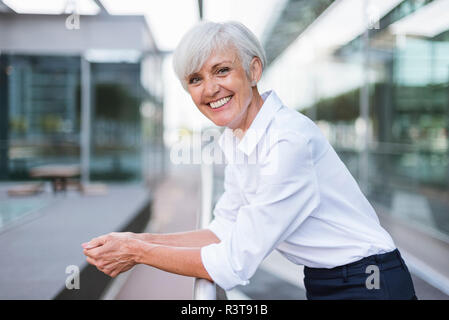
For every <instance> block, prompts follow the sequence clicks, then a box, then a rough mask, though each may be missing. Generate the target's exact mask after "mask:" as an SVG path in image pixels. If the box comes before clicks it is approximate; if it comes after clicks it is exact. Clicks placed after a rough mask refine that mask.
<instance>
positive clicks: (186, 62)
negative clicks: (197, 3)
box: [173, 21, 266, 90]
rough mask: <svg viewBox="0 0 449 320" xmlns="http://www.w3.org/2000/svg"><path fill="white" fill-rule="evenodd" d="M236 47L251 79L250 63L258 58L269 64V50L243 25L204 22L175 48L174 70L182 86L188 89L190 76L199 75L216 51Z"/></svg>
mask: <svg viewBox="0 0 449 320" xmlns="http://www.w3.org/2000/svg"><path fill="white" fill-rule="evenodd" d="M228 46H234V47H235V48H236V49H237V52H238V55H239V58H240V61H241V63H242V66H243V68H244V69H245V71H246V75H247V76H248V77H249V76H250V70H249V67H250V64H251V60H252V59H253V58H254V57H258V58H259V59H260V60H261V62H262V70H263V68H264V67H265V65H266V57H265V51H264V49H263V47H262V45H261V44H260V42H259V40H258V39H257V37H256V36H255V35H254V34H253V33H252V32H251V31H250V30H249V29H248V28H247V27H245V26H244V25H243V24H242V23H240V22H236V21H229V22H221V23H217V22H209V21H207V22H201V23H199V24H197V25H196V26H194V27H193V28H192V29H190V30H189V31H188V32H187V33H186V34H185V35H184V37H183V38H182V39H181V41H180V43H179V44H178V46H177V47H176V49H175V52H174V54H173V68H174V70H175V73H176V76H177V77H178V79H179V80H180V81H181V84H182V86H183V87H184V89H185V90H187V81H186V79H187V77H188V76H189V75H191V74H193V73H195V72H198V71H199V70H200V69H201V67H202V66H203V64H204V63H205V62H206V60H207V59H208V58H209V56H210V54H211V53H212V52H213V51H214V50H221V49H225V48H226V47H228Z"/></svg>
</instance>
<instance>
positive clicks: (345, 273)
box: [342, 266, 348, 282]
mask: <svg viewBox="0 0 449 320" xmlns="http://www.w3.org/2000/svg"><path fill="white" fill-rule="evenodd" d="M342 271H343V282H348V268H347V267H346V266H343V270H342Z"/></svg>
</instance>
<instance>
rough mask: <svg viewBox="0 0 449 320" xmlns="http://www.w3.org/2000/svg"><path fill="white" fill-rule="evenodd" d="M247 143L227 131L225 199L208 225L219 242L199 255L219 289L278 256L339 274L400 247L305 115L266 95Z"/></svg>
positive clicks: (245, 278) (223, 143) (239, 281)
mask: <svg viewBox="0 0 449 320" xmlns="http://www.w3.org/2000/svg"><path fill="white" fill-rule="evenodd" d="M262 98H263V99H264V104H263V105H262V108H261V109H260V110H259V112H258V113H257V115H256V117H255V119H254V120H253V122H252V123H251V126H250V128H249V129H248V130H247V131H246V133H245V135H244V136H243V138H242V140H241V141H239V139H238V138H237V137H236V136H234V134H233V132H232V130H231V129H229V128H226V129H225V130H224V132H223V134H222V135H221V136H220V139H219V141H218V144H219V146H220V148H221V149H222V150H223V153H224V155H225V157H226V160H227V164H226V168H225V180H224V189H225V191H224V193H223V195H222V196H221V198H220V199H219V200H218V202H217V204H216V206H215V209H214V220H213V221H212V222H211V223H210V225H209V226H208V229H210V230H211V231H212V232H213V233H215V234H216V235H217V237H218V238H219V239H220V240H221V241H220V243H216V244H211V245H208V246H205V247H203V248H202V249H201V258H202V262H203V265H204V267H205V268H206V270H207V272H208V273H209V275H210V276H211V278H212V279H213V280H214V281H215V283H217V284H218V285H219V286H220V287H222V288H223V289H225V290H229V289H231V288H233V287H235V286H236V285H246V284H248V283H249V279H250V278H251V277H252V276H253V274H254V273H255V272H256V269H257V268H258V266H259V265H260V263H261V262H262V261H263V259H264V258H265V257H266V256H267V255H268V254H269V253H270V252H271V251H272V250H273V249H277V250H278V251H279V252H280V253H281V254H282V255H284V256H285V257H286V258H287V259H288V260H290V261H292V262H293V263H295V264H299V265H305V266H308V267H311V268H333V267H336V266H340V265H344V264H347V263H351V262H354V261H357V260H359V259H361V258H363V257H366V256H370V255H373V254H379V253H385V252H389V251H392V250H394V249H395V248H396V246H395V245H394V242H393V240H392V238H391V237H390V235H389V234H388V233H387V232H386V231H385V230H384V229H383V228H382V227H381V225H380V224H379V220H378V217H377V215H376V213H375V211H374V209H373V208H372V206H371V205H370V203H369V202H368V200H367V199H366V198H365V196H364V195H363V194H362V192H361V191H360V188H359V186H358V185H357V182H356V181H355V180H354V178H353V177H352V175H351V174H350V172H349V171H348V169H347V168H346V166H345V165H344V164H343V162H342V161H341V160H340V158H339V157H338V156H337V154H336V152H335V151H334V149H333V148H332V146H331V145H330V144H329V142H328V141H327V140H326V138H325V137H324V136H323V134H322V133H321V131H320V129H319V128H318V127H317V126H316V125H315V124H314V123H313V121H311V120H310V119H309V118H307V117H306V116H304V115H303V114H301V113H299V112H297V111H295V110H293V109H291V108H288V107H286V106H284V105H283V104H282V102H281V101H280V100H279V98H278V97H277V95H276V94H275V93H274V92H273V91H270V92H267V93H265V94H263V95H262Z"/></svg>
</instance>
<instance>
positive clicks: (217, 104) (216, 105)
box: [209, 96, 232, 109]
mask: <svg viewBox="0 0 449 320" xmlns="http://www.w3.org/2000/svg"><path fill="white" fill-rule="evenodd" d="M231 98H232V97H231V96H230V97H226V98H223V99H220V100H218V101H215V102H211V103H210V104H209V105H210V106H211V107H212V109H216V108H220V107H221V106H223V105H224V104H226V103H227V102H228V101H229V100H231Z"/></svg>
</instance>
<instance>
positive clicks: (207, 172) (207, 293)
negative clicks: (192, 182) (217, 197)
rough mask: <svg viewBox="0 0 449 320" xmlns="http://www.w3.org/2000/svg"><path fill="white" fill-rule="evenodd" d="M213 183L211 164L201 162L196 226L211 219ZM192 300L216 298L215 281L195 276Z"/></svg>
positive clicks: (202, 226)
mask: <svg viewBox="0 0 449 320" xmlns="http://www.w3.org/2000/svg"><path fill="white" fill-rule="evenodd" d="M213 185H214V166H213V164H212V163H211V164H207V163H204V162H202V163H201V210H200V212H199V219H198V223H197V224H198V228H200V229H202V228H205V227H207V225H208V224H209V222H210V221H211V219H212V196H213ZM193 299H194V300H216V299H217V290H216V286H215V283H212V282H210V281H208V280H206V279H199V278H195V284H194V288H193Z"/></svg>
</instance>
